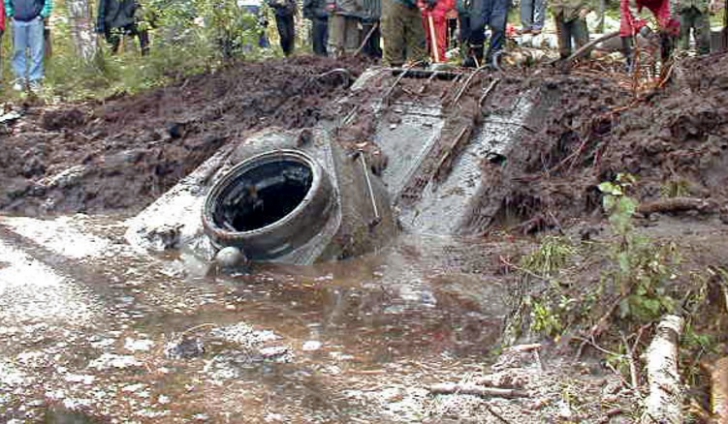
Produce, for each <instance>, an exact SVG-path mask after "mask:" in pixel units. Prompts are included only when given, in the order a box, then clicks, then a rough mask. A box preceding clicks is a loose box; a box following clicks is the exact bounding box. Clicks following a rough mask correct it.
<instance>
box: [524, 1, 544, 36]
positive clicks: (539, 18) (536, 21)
mask: <svg viewBox="0 0 728 424" xmlns="http://www.w3.org/2000/svg"><path fill="white" fill-rule="evenodd" d="M545 23H546V0H522V1H521V26H522V27H521V31H520V32H521V34H533V35H538V34H541V31H543V26H544V24H545Z"/></svg>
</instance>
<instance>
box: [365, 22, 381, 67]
mask: <svg viewBox="0 0 728 424" xmlns="http://www.w3.org/2000/svg"><path fill="white" fill-rule="evenodd" d="M362 24H363V25H362V26H363V28H364V29H363V31H362V37H366V36H367V34H369V33H370V32H371V33H372V35H370V36H369V39H368V40H367V42H366V43H365V44H364V48H363V49H362V51H363V52H364V54H365V55H367V56H369V57H373V58H376V59H381V58H382V47H381V46H380V44H381V43H380V39H381V37H382V35H381V32H380V31H379V22H377V21H374V22H366V21H365V22H363V23H362Z"/></svg>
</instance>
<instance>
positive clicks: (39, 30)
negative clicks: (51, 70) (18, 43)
mask: <svg viewBox="0 0 728 424" xmlns="http://www.w3.org/2000/svg"><path fill="white" fill-rule="evenodd" d="M28 24H29V25H28V47H29V48H30V69H29V79H30V84H31V85H32V84H40V82H41V81H42V80H43V76H44V75H45V69H44V66H43V60H44V59H45V38H44V37H43V29H44V24H43V20H42V19H35V20H33V21H31V22H29V23H28Z"/></svg>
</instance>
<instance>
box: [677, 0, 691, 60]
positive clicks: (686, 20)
mask: <svg viewBox="0 0 728 424" xmlns="http://www.w3.org/2000/svg"><path fill="white" fill-rule="evenodd" d="M690 10H691V9H683V10H681V11H680V15H679V17H680V42H679V46H680V50H682V51H684V52H686V51H688V50H689V49H690Z"/></svg>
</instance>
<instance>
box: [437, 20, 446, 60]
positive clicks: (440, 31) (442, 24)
mask: <svg viewBox="0 0 728 424" xmlns="http://www.w3.org/2000/svg"><path fill="white" fill-rule="evenodd" d="M434 22H435V38H436V39H437V50H438V54H439V56H440V62H447V58H446V57H445V55H446V53H447V19H440V20H437V19H436V20H435V21H434Z"/></svg>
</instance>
